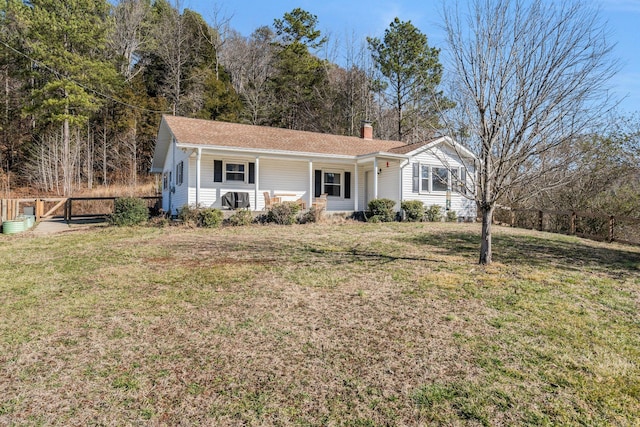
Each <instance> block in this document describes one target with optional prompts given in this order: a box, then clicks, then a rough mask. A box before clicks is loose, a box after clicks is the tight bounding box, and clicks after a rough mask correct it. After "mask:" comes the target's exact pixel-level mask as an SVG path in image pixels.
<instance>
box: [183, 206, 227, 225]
mask: <svg viewBox="0 0 640 427" xmlns="http://www.w3.org/2000/svg"><path fill="white" fill-rule="evenodd" d="M178 219H179V220H180V221H182V223H183V224H185V225H188V226H191V227H205V228H215V227H219V226H220V225H222V221H223V219H224V215H223V214H222V211H221V210H220V209H214V208H201V207H199V206H196V205H184V206H183V207H181V208H180V209H178Z"/></svg>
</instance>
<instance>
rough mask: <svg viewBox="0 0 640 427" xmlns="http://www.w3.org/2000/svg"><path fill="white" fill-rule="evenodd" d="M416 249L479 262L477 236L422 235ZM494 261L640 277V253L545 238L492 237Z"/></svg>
mask: <svg viewBox="0 0 640 427" xmlns="http://www.w3.org/2000/svg"><path fill="white" fill-rule="evenodd" d="M411 240H412V241H413V242H414V243H416V244H419V245H425V246H432V247H435V248H438V251H440V252H441V253H446V254H451V255H457V256H464V257H469V258H475V259H478V258H479V255H480V236H479V234H476V233H464V232H441V233H425V234H421V235H419V236H415V237H413V238H411ZM492 247H493V260H494V261H496V262H500V263H502V264H511V265H528V266H532V267H544V266H553V267H556V268H558V267H559V268H562V269H565V270H570V271H581V270H583V269H589V270H597V271H602V272H604V273H606V274H609V275H611V276H614V277H617V278H619V277H620V276H621V275H626V274H632V275H638V274H639V273H640V252H635V251H632V250H629V251H625V250H622V249H619V248H605V247H600V246H595V245H590V244H588V242H581V241H580V240H578V239H577V238H572V237H567V236H557V237H555V238H544V237H538V236H528V235H518V234H511V235H506V234H494V235H493V241H492Z"/></svg>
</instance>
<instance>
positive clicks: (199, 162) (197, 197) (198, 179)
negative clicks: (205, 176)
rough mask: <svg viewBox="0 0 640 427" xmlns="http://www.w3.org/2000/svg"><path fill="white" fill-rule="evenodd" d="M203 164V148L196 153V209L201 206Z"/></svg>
mask: <svg viewBox="0 0 640 427" xmlns="http://www.w3.org/2000/svg"><path fill="white" fill-rule="evenodd" d="M201 163H202V148H201V147H198V151H197V152H196V207H198V206H200V164H201Z"/></svg>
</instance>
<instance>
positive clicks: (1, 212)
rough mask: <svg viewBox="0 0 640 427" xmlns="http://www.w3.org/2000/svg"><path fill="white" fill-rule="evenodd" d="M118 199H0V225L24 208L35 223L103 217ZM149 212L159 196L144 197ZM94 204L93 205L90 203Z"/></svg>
mask: <svg viewBox="0 0 640 427" xmlns="http://www.w3.org/2000/svg"><path fill="white" fill-rule="evenodd" d="M116 199H118V197H46V198H41V197H37V198H22V199H0V224H1V223H2V222H4V221H11V220H14V219H16V218H17V217H18V216H19V215H22V214H23V212H24V208H26V207H32V208H33V209H32V210H33V212H34V215H35V217H36V221H40V220H42V219H47V218H63V219H64V220H65V221H67V222H70V221H71V220H72V219H73V218H88V217H105V218H106V216H107V215H109V214H111V213H112V212H113V204H114V202H115V200H116ZM140 199H143V200H146V201H147V207H149V209H150V210H151V211H153V210H155V209H157V207H158V206H157V205H158V203H160V202H161V201H162V197H161V196H144V197H140ZM91 202H95V203H91Z"/></svg>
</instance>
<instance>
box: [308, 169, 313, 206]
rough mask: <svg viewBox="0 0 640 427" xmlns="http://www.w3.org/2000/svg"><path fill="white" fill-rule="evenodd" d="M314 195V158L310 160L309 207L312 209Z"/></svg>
mask: <svg viewBox="0 0 640 427" xmlns="http://www.w3.org/2000/svg"><path fill="white" fill-rule="evenodd" d="M313 195H314V189H313V160H309V204H308V206H309V209H311V206H313Z"/></svg>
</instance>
